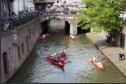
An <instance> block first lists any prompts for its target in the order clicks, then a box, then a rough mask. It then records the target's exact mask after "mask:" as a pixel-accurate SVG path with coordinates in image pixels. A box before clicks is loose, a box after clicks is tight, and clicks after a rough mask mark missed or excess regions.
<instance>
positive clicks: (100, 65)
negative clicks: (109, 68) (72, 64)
mask: <svg viewBox="0 0 126 84" xmlns="http://www.w3.org/2000/svg"><path fill="white" fill-rule="evenodd" d="M93 61H94V65H95V66H97V67H98V68H100V69H101V70H103V69H104V68H103V65H102V63H101V62H95V57H93Z"/></svg>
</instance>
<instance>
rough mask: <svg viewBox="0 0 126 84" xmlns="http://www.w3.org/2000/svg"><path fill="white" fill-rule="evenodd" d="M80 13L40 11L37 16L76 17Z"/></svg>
mask: <svg viewBox="0 0 126 84" xmlns="http://www.w3.org/2000/svg"><path fill="white" fill-rule="evenodd" d="M79 12H81V11H49V12H47V11H41V12H39V15H77V13H79Z"/></svg>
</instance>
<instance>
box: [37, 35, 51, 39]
mask: <svg viewBox="0 0 126 84" xmlns="http://www.w3.org/2000/svg"><path fill="white" fill-rule="evenodd" d="M49 36H50V34H49V35H48V36H46V37H43V35H42V36H41V37H39V39H45V38H48V37H49Z"/></svg>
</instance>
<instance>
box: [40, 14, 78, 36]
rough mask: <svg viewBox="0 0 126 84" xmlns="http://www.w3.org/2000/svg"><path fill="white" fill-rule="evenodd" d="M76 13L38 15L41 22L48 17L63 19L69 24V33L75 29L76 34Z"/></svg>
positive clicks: (48, 18)
mask: <svg viewBox="0 0 126 84" xmlns="http://www.w3.org/2000/svg"><path fill="white" fill-rule="evenodd" d="M76 17H78V16H77V15H42V16H39V19H40V22H41V24H42V23H43V22H44V21H46V20H50V19H61V20H65V21H66V22H68V23H69V25H70V34H73V33H74V31H76V32H75V33H74V34H77V19H76Z"/></svg>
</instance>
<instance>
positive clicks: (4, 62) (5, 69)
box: [3, 52, 8, 75]
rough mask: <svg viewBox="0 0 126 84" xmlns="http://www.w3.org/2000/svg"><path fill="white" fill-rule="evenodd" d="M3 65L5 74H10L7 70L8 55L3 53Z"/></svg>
mask: <svg viewBox="0 0 126 84" xmlns="http://www.w3.org/2000/svg"><path fill="white" fill-rule="evenodd" d="M3 65H4V74H5V75H6V74H8V68H7V53H6V52H4V53H3Z"/></svg>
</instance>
